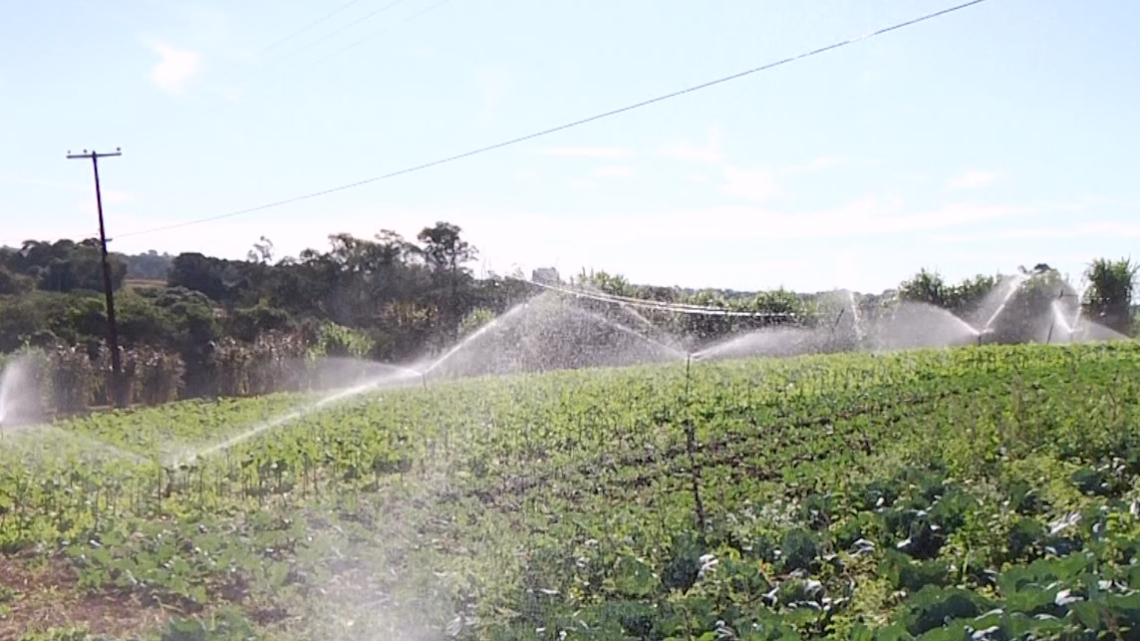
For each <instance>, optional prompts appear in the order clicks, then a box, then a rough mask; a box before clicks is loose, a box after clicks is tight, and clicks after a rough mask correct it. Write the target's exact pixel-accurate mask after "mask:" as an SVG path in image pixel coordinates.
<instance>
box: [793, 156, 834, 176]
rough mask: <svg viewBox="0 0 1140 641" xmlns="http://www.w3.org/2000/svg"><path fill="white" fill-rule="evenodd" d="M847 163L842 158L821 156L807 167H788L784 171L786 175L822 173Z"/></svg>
mask: <svg viewBox="0 0 1140 641" xmlns="http://www.w3.org/2000/svg"><path fill="white" fill-rule="evenodd" d="M846 162H847V160H846V159H845V158H841V157H839V156H820V157H818V158H814V159H812V161H811V162H809V163H807V164H806V165H793V166H791V167H788V168H787V169H785V170H784V173H787V174H800V173H807V172H812V171H820V170H823V169H828V168H830V167H836V166H838V165H842V164H844V163H846Z"/></svg>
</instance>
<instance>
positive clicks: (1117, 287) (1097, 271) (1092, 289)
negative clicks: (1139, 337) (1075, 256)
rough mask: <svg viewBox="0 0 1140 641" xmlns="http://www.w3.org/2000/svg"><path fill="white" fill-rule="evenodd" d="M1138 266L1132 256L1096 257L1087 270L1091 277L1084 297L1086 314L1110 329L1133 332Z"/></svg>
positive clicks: (1125, 332)
mask: <svg viewBox="0 0 1140 641" xmlns="http://www.w3.org/2000/svg"><path fill="white" fill-rule="evenodd" d="M1137 270H1140V265H1138V264H1135V263H1133V262H1132V260H1131V259H1129V258H1122V259H1120V260H1108V259H1105V258H1098V259H1096V260H1094V261H1093V262H1092V264H1090V265H1089V267H1088V270H1087V271H1086V272H1085V276H1086V277H1087V278H1088V281H1089V288H1088V291H1086V292H1085V298H1084V300H1083V301H1082V305H1083V306H1084V312H1085V315H1086V316H1088V317H1089V318H1093V319H1096V321H1097V322H1099V323H1100V324H1102V325H1104V326H1105V327H1108V328H1109V329H1112V330H1114V331H1117V332H1120V333H1121V334H1130V333H1131V329H1132V293H1133V291H1134V290H1135V287H1136V273H1137Z"/></svg>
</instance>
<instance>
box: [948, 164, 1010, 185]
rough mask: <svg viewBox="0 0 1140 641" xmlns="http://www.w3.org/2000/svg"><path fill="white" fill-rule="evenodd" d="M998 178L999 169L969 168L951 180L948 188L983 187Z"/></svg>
mask: <svg viewBox="0 0 1140 641" xmlns="http://www.w3.org/2000/svg"><path fill="white" fill-rule="evenodd" d="M998 178H1001V172H1000V171H982V170H979V169H971V170H969V171H967V172H964V173H963V174H962V175H960V176H957V177H955V178H954V179H953V180H951V181H950V184H949V185H948V187H949V189H973V188H975V187H985V186H986V185H989V184H992V183H994V182H995V181H997V179H998Z"/></svg>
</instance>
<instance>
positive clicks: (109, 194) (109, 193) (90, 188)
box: [0, 175, 135, 205]
mask: <svg viewBox="0 0 1140 641" xmlns="http://www.w3.org/2000/svg"><path fill="white" fill-rule="evenodd" d="M0 182H7V183H13V184H17V185H27V186H29V187H44V188H47V189H54V190H57V191H70V192H87V193H90V194H91V199H92V200H94V198H95V186H94V185H93V184H91V183H73V182H64V181H60V180H43V179H40V178H24V177H22V176H10V175H0ZM102 197H103V204H104V205H117V204H122V203H128V202H131V201H133V200H135V194H134V193H132V192H129V191H124V190H122V189H107V188H105V187H104V188H103V190H102Z"/></svg>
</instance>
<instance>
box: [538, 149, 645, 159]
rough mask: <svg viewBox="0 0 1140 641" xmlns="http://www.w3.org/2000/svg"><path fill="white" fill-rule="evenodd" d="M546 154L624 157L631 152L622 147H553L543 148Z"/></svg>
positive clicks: (583, 156)
mask: <svg viewBox="0 0 1140 641" xmlns="http://www.w3.org/2000/svg"><path fill="white" fill-rule="evenodd" d="M540 153H543V154H546V155H548V156H578V157H582V158H624V157H626V156H630V155H632V154H633V152H632V151H630V150H629V149H625V148H623V147H555V148H552V149H543V150H542V151H541V152H540Z"/></svg>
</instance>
